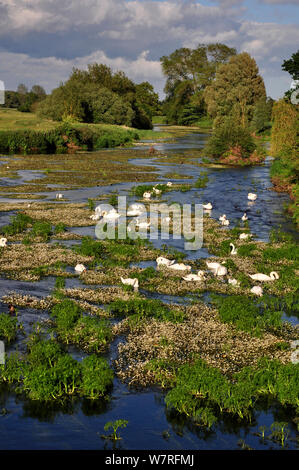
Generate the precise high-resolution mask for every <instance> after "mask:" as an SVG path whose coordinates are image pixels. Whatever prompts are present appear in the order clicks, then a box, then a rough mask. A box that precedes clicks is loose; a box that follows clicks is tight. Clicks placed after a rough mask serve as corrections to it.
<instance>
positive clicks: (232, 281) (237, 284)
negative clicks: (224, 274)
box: [228, 279, 240, 286]
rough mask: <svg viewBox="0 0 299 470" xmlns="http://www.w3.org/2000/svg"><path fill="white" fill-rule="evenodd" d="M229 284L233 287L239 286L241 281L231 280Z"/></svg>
mask: <svg viewBox="0 0 299 470" xmlns="http://www.w3.org/2000/svg"><path fill="white" fill-rule="evenodd" d="M228 283H229V284H231V285H232V286H239V285H240V281H237V279H229V280H228Z"/></svg>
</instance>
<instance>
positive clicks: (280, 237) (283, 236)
mask: <svg viewBox="0 0 299 470" xmlns="http://www.w3.org/2000/svg"><path fill="white" fill-rule="evenodd" d="M292 240H293V237H292V235H291V234H290V233H285V232H283V231H282V230H279V229H272V230H271V232H270V236H269V241H270V243H280V242H291V241H292Z"/></svg>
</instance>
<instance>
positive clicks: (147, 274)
mask: <svg viewBox="0 0 299 470" xmlns="http://www.w3.org/2000/svg"><path fill="white" fill-rule="evenodd" d="M131 277H132V278H136V279H138V281H139V283H142V282H146V281H148V280H149V279H153V278H154V277H157V271H156V270H155V268H153V267H152V266H151V267H150V268H145V269H143V270H142V271H133V272H132V273H131Z"/></svg>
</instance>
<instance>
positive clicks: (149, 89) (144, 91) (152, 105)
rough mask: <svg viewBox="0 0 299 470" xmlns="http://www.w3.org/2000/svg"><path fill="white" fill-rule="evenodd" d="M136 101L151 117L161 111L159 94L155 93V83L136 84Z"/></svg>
mask: <svg viewBox="0 0 299 470" xmlns="http://www.w3.org/2000/svg"><path fill="white" fill-rule="evenodd" d="M136 101H137V104H138V106H139V107H140V108H142V109H143V111H144V112H145V113H146V114H147V115H148V116H150V118H152V117H153V116H154V115H155V114H157V113H159V111H160V103H159V95H158V93H155V91H154V87H153V85H151V84H150V83H149V82H142V83H139V84H138V85H136Z"/></svg>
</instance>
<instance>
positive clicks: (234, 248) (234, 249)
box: [229, 243, 238, 255]
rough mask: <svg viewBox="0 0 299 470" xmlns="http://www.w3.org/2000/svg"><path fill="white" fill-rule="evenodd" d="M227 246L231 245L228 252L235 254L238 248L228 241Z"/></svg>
mask: <svg viewBox="0 0 299 470" xmlns="http://www.w3.org/2000/svg"><path fill="white" fill-rule="evenodd" d="M229 246H230V247H231V250H230V254H231V255H236V254H237V252H238V250H237V248H236V247H235V245H234V244H233V243H230V244H229Z"/></svg>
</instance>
